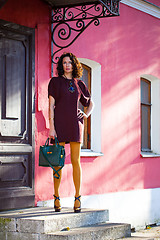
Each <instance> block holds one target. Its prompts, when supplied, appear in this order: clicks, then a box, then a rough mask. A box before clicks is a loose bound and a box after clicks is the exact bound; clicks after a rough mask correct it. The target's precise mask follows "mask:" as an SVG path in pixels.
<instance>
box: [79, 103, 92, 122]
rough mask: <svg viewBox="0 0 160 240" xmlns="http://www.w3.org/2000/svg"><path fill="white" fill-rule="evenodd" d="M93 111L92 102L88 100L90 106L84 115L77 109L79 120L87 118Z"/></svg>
mask: <svg viewBox="0 0 160 240" xmlns="http://www.w3.org/2000/svg"><path fill="white" fill-rule="evenodd" d="M93 109H94V102H93V101H92V100H90V104H89V106H88V108H87V111H86V113H84V112H83V111H82V110H80V109H78V117H79V118H82V117H84V118H88V117H89V116H90V115H91V113H92V111H93Z"/></svg>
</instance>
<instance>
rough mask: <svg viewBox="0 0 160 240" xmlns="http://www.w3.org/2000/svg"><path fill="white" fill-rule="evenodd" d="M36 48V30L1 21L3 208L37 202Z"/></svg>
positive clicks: (0, 187) (0, 203)
mask: <svg viewBox="0 0 160 240" xmlns="http://www.w3.org/2000/svg"><path fill="white" fill-rule="evenodd" d="M15 26H16V29H15ZM33 48H34V46H33V30H32V31H30V30H29V29H28V28H25V27H21V26H19V25H15V24H9V23H8V24H4V21H2V22H0V210H5V209H13V208H24V207H30V206H34V181H33V176H34V175H33V163H34V157H33V140H32V139H33V137H32V132H33V129H32V121H33V115H34V111H33V109H32V106H33V104H32V89H33V83H32V75H33V74H32V70H33V69H32V66H33V62H32V61H33V58H32V55H33V53H32V51H33Z"/></svg>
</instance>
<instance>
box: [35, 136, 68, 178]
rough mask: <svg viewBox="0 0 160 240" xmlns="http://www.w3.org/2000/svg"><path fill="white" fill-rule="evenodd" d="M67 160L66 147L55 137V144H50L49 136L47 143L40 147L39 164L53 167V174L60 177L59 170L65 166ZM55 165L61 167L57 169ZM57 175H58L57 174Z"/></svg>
mask: <svg viewBox="0 0 160 240" xmlns="http://www.w3.org/2000/svg"><path fill="white" fill-rule="evenodd" d="M64 162H65V148H64V146H61V145H59V141H58V139H57V138H56V137H55V144H54V145H49V138H47V140H46V142H45V145H43V146H40V149H39V166H41V167H51V168H52V169H53V170H54V174H53V176H54V177H55V178H57V179H59V178H60V175H59V171H60V170H61V169H62V168H63V167H64ZM54 167H60V168H59V169H58V170H56V169H55V168H54ZM56 175H57V176H56Z"/></svg>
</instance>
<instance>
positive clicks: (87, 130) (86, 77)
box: [79, 64, 91, 149]
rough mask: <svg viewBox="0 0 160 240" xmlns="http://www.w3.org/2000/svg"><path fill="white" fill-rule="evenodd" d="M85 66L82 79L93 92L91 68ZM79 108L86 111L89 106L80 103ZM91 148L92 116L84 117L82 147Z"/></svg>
mask: <svg viewBox="0 0 160 240" xmlns="http://www.w3.org/2000/svg"><path fill="white" fill-rule="evenodd" d="M82 67H83V76H82V78H81V80H82V81H83V82H84V83H85V84H86V86H87V88H88V90H89V92H90V93H91V68H90V67H88V66H86V65H84V64H82ZM79 108H80V109H81V110H82V111H84V112H86V110H87V108H85V107H83V106H82V104H79ZM90 148H91V117H89V118H87V119H84V136H83V143H82V149H90Z"/></svg>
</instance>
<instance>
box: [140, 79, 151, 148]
mask: <svg viewBox="0 0 160 240" xmlns="http://www.w3.org/2000/svg"><path fill="white" fill-rule="evenodd" d="M141 150H142V151H151V83H150V81H148V80H146V79H143V78H141Z"/></svg>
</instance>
